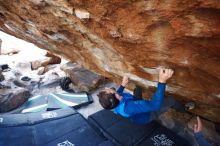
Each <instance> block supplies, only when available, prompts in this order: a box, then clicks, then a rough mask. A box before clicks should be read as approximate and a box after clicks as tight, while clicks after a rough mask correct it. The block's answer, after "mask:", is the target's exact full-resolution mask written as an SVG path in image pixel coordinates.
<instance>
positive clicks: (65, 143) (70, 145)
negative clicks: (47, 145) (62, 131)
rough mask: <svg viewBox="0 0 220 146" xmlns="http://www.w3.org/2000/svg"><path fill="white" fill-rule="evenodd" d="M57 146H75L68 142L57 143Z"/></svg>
mask: <svg viewBox="0 0 220 146" xmlns="http://www.w3.org/2000/svg"><path fill="white" fill-rule="evenodd" d="M57 146H75V144H72V143H71V142H69V141H68V140H66V141H64V142H61V143H58V144H57Z"/></svg>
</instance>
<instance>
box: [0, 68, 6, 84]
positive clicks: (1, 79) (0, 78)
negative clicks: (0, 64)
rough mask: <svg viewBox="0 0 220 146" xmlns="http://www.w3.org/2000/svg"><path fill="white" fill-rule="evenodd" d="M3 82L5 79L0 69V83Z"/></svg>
mask: <svg viewBox="0 0 220 146" xmlns="http://www.w3.org/2000/svg"><path fill="white" fill-rule="evenodd" d="M4 80H5V77H4V75H3V74H2V70H1V69H0V82H2V81H4Z"/></svg>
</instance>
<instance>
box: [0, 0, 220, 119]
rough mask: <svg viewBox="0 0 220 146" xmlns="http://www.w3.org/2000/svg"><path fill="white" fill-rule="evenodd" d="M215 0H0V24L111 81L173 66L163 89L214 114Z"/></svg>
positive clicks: (218, 16) (143, 80) (151, 79)
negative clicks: (167, 82)
mask: <svg viewBox="0 0 220 146" xmlns="http://www.w3.org/2000/svg"><path fill="white" fill-rule="evenodd" d="M219 24H220V3H219V0H208V1H207V0H176V1H174V0H166V1H160V0H147V1H145V0H115V1H102V0H98V1H94V0H75V1H73V0H71V1H66V0H44V1H41V0H22V1H21V0H20V1H17V0H7V1H5V0H0V29H1V30H2V31H4V32H6V33H9V34H11V35H14V36H16V37H18V38H21V39H24V40H26V41H29V42H32V43H34V44H36V45H37V46H39V47H40V48H44V49H46V50H50V51H51V52H54V53H56V54H59V55H62V56H65V57H67V58H68V59H70V60H72V61H75V62H77V63H79V64H82V65H83V66H84V67H86V68H87V69H90V70H93V71H95V72H97V73H99V74H102V75H103V76H105V77H108V78H111V79H113V80H114V81H115V82H118V83H119V81H120V80H121V77H122V76H123V75H124V74H127V75H128V76H129V78H130V79H131V81H132V82H133V83H136V84H139V85H141V86H142V87H144V88H145V89H147V90H148V89H151V87H154V86H156V84H155V82H156V81H157V74H158V72H157V68H159V67H161V66H162V67H170V68H173V69H174V70H175V74H174V77H173V78H172V80H170V82H169V84H168V85H169V87H168V88H167V91H168V92H169V93H170V94H172V95H173V96H175V97H177V99H180V100H181V101H183V102H186V101H190V100H193V101H195V102H196V103H197V108H196V110H193V111H192V112H193V113H195V114H198V115H200V116H203V117H205V118H207V119H209V120H211V121H215V122H220V116H219V114H218V113H219V112H220V67H219V66H220V53H219V52H220V43H219V42H220V25H219Z"/></svg>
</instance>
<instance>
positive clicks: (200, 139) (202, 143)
mask: <svg viewBox="0 0 220 146" xmlns="http://www.w3.org/2000/svg"><path fill="white" fill-rule="evenodd" d="M194 135H195V138H196V141H197V143H198V144H199V146H211V144H209V143H208V141H207V140H206V139H205V137H204V135H203V134H202V132H197V133H195V134H194Z"/></svg>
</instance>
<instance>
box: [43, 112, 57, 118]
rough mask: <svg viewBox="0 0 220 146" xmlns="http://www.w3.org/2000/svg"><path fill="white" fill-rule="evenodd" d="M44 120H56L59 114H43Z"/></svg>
mask: <svg viewBox="0 0 220 146" xmlns="http://www.w3.org/2000/svg"><path fill="white" fill-rule="evenodd" d="M41 116H42V118H43V119H50V118H56V117H57V113H56V112H46V113H43V114H41Z"/></svg>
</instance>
